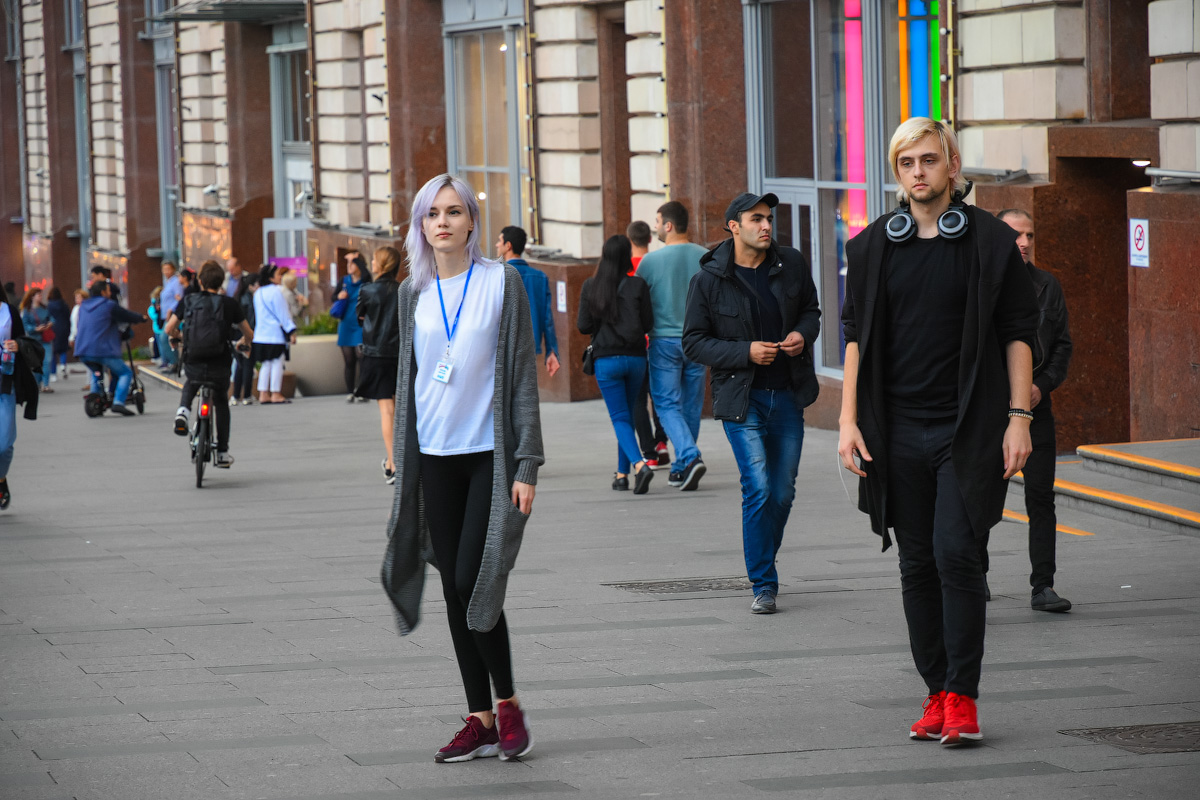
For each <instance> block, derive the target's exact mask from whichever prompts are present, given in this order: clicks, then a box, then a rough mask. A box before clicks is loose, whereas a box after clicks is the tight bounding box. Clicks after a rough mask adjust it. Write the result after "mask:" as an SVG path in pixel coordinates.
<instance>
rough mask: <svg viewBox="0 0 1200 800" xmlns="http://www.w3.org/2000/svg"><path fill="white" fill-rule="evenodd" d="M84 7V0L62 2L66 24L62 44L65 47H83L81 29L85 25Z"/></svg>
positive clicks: (64, 0) (65, 0)
mask: <svg viewBox="0 0 1200 800" xmlns="http://www.w3.org/2000/svg"><path fill="white" fill-rule="evenodd" d="M84 6H85V0H63V11H64V12H65V16H66V22H67V24H66V27H65V31H64V32H65V34H66V41H65V42H64V44H65V45H66V46H67V47H82V46H83V29H84V26H85V25H86V24H87V23H86V22H85V20H84Z"/></svg>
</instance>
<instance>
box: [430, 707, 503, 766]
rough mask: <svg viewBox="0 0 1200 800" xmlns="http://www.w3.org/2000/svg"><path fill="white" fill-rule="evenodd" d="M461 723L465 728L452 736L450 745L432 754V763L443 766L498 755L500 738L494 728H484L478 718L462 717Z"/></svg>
mask: <svg viewBox="0 0 1200 800" xmlns="http://www.w3.org/2000/svg"><path fill="white" fill-rule="evenodd" d="M463 722H465V723H467V724H466V727H464V728H463V729H462V730H461V731H459V732H458V733H456V734H454V738H453V739H452V740H451V741H450V744H448V745H446V746H445V747H443V748H442V749H441V750H438V751H437V753H435V754H434V756H433V760H434V761H436V762H437V763H439V764H445V763H449V762H453V761H470V760H471V759H473V758H490V757H492V756H496V755H499V754H500V737H499V736H498V735H497V734H496V727H495V726H492V727H490V728H487V727H484V724H483V722H482V721H481V720H480V719H479V717H464V718H463Z"/></svg>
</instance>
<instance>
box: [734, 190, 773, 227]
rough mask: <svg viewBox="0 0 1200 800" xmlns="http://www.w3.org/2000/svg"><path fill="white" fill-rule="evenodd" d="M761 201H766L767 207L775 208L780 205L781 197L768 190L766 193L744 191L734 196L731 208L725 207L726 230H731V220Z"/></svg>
mask: <svg viewBox="0 0 1200 800" xmlns="http://www.w3.org/2000/svg"><path fill="white" fill-rule="evenodd" d="M759 203H766V204H767V208H774V207H775V206H777V205H779V198H778V197H776V196H775V195H774V194H772V193H771V192H767V193H766V194H754V193H753V192H742V193H741V194H739V195H738V196H737V197H735V198H733V202H732V203H730V204H729V208H727V209H725V230H729V222H730V220H736V219H737V218H738V215H739V214H741V213H742V212H743V211H749V210H750V209H752V208H754V207H755V206H756V205H758V204H759Z"/></svg>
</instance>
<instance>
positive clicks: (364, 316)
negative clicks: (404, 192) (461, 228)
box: [354, 247, 401, 486]
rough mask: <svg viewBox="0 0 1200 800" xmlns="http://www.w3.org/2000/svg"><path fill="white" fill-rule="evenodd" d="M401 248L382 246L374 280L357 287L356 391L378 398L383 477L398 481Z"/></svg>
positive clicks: (375, 262) (374, 260)
mask: <svg viewBox="0 0 1200 800" xmlns="http://www.w3.org/2000/svg"><path fill="white" fill-rule="evenodd" d="M400 259H401V256H400V251H399V250H397V249H396V248H394V247H380V248H379V249H378V250H376V251H375V256H374V258H372V259H371V274H372V275H373V276H374V277H375V280H373V281H371V282H370V283H366V284H363V285H362V288H361V289H359V290H358V304H357V306H356V308H355V311H354V316H355V318H356V319H357V320H358V321H359V323H360V324H361V325H362V361H361V362H360V363H359V366H358V388H357V389H355V390H354V393H355V394H356V395H357V396H358V397H361V398H363V399H364V400H377V401H379V417H380V421H381V422H382V424H383V452H384V457H383V463H382V464H381V465H380V466H381V467H382V469H383V480H384V482H385V483H387V484H388V485H389V486H390V485H392V484H393V483H395V482H396V466H395V464H394V463H393V462H392V428H393V426H394V425H395V416H396V367H397V364H398V362H399V358H400V319H399V317H398V316H397V313H398V312H397V306H396V291H397V290H398V289H399V288H400V284H399V283H397V282H396V276H397V275H398V274H399V272H400Z"/></svg>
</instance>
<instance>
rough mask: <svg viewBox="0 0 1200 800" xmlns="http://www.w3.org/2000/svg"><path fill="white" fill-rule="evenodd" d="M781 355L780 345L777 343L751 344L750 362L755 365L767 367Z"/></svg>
mask: <svg viewBox="0 0 1200 800" xmlns="http://www.w3.org/2000/svg"><path fill="white" fill-rule="evenodd" d="M777 355H779V345H778V344H776V343H775V342H751V343H750V360H751V361H753V362H754V363H755V364H761V365H762V366H764V367H765V366H767V365H768V364H770V363H771V362H772V361H774V360H775V356H777Z"/></svg>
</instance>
